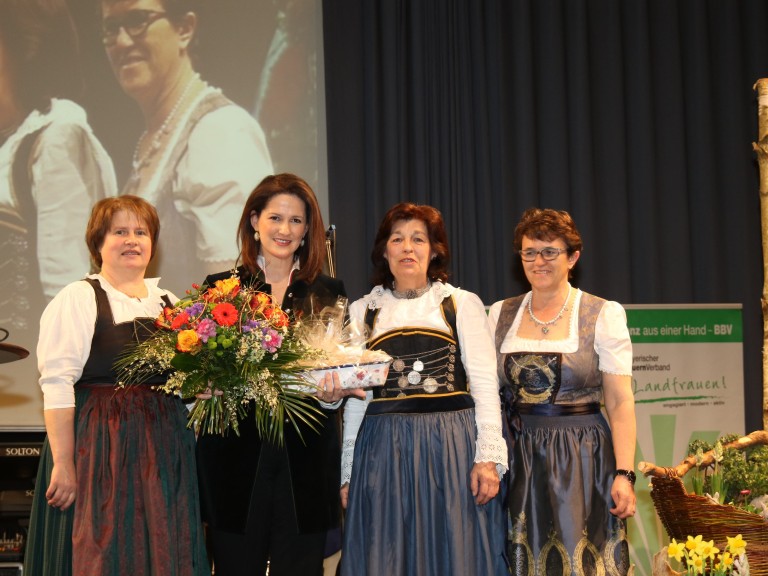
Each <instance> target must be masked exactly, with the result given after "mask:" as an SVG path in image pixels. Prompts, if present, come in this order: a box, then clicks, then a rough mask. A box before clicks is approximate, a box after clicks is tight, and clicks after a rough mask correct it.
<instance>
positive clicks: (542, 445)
mask: <svg viewBox="0 0 768 576" xmlns="http://www.w3.org/2000/svg"><path fill="white" fill-rule="evenodd" d="M515 247H516V248H517V249H518V250H519V252H520V256H521V259H522V263H523V268H524V270H525V275H526V277H527V278H528V281H529V282H530V283H531V291H530V292H528V293H527V294H524V295H521V296H517V297H515V298H508V299H507V300H503V301H500V302H497V303H495V304H494V305H493V306H491V309H490V311H489V315H488V317H489V322H490V326H491V330H492V331H493V333H494V334H495V338H496V346H497V350H498V372H499V380H500V382H501V390H502V396H503V406H504V411H505V415H506V423H507V424H508V426H509V438H510V440H511V450H510V466H509V470H510V472H509V475H508V485H507V487H508V496H507V506H508V516H509V522H510V526H509V534H508V554H509V559H510V564H511V566H512V573H513V574H515V575H517V576H528V575H529V574H563V573H565V572H568V573H572V574H574V575H577V576H582V575H583V576H594V575H600V574H611V575H614V576H619V575H626V574H627V572H628V570H629V549H628V544H627V534H626V523H625V519H626V518H628V517H630V516H633V515H634V513H635V504H636V502H635V493H634V489H633V485H634V481H635V474H634V472H633V470H632V468H633V465H634V451H635V412H634V397H633V395H632V388H631V374H632V343H631V341H630V338H629V331H628V330H627V318H626V314H625V313H624V309H623V308H622V307H621V305H620V304H618V303H617V302H611V301H607V300H603V299H602V298H598V297H597V296H593V295H591V294H588V293H586V292H582V291H581V290H578V289H575V288H573V287H571V285H570V283H569V282H568V279H569V276H570V271H571V269H572V268H573V266H574V265H575V264H576V261H577V260H578V259H579V256H580V255H581V250H582V242H581V236H580V234H579V232H578V230H577V229H576V226H575V224H574V223H573V220H572V218H571V217H570V215H569V214H568V213H567V212H563V211H556V210H549V209H547V210H540V209H537V208H532V209H530V210H528V211H526V212H525V213H524V214H523V217H522V219H521V221H520V223H519V224H518V226H517V228H516V229H515ZM601 402H604V404H605V410H606V413H607V415H608V420H609V421H610V426H609V425H608V422H606V419H605V418H604V417H603V415H602V413H601Z"/></svg>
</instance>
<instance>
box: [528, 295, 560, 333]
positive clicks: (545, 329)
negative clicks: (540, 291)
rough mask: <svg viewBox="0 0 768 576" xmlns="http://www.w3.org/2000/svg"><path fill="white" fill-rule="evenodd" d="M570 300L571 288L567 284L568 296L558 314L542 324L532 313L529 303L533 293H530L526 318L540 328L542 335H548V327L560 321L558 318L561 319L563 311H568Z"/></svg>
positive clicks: (531, 300)
mask: <svg viewBox="0 0 768 576" xmlns="http://www.w3.org/2000/svg"><path fill="white" fill-rule="evenodd" d="M570 299H571V286H570V284H569V285H568V295H567V296H566V297H565V302H563V307H562V308H560V312H558V313H557V316H555V317H554V318H552V320H547V321H546V322H544V321H542V320H539V319H538V318H536V315H535V314H534V313H533V306H532V305H531V303H532V302H533V292H531V297H530V298H529V299H528V316H530V317H531V320H533V321H534V323H535V324H536V325H537V326H541V331H542V332H543V333H544V334H549V327H550V326H552V325H553V324H554V323H555V322H557V321H558V320H560V318H562V317H563V314H565V311H566V310H568V301H569V300H570Z"/></svg>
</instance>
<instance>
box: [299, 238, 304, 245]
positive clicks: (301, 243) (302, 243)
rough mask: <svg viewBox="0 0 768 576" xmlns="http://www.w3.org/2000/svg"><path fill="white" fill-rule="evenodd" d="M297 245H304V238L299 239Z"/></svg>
mask: <svg viewBox="0 0 768 576" xmlns="http://www.w3.org/2000/svg"><path fill="white" fill-rule="evenodd" d="M299 246H304V238H302V239H301V242H300V243H299Z"/></svg>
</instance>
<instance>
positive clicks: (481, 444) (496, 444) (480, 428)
mask: <svg viewBox="0 0 768 576" xmlns="http://www.w3.org/2000/svg"><path fill="white" fill-rule="evenodd" d="M475 462H476V463H477V462H495V463H496V471H497V472H498V473H499V477H501V476H503V475H504V473H505V472H506V471H507V467H508V464H507V462H508V460H507V443H506V442H505V441H504V438H503V437H502V435H501V425H499V424H489V423H487V422H478V423H477V445H476V447H475Z"/></svg>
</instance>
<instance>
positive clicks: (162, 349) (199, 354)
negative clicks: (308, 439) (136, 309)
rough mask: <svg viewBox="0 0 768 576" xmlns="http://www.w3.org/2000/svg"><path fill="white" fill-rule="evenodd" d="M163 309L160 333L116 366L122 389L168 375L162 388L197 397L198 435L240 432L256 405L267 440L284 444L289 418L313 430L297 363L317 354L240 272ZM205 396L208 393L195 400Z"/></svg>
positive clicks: (312, 408) (307, 390)
mask: <svg viewBox="0 0 768 576" xmlns="http://www.w3.org/2000/svg"><path fill="white" fill-rule="evenodd" d="M187 294H188V295H187V297H186V298H183V299H181V300H179V301H178V302H177V303H176V305H175V306H174V307H173V308H167V307H166V308H165V309H164V310H163V312H162V313H161V314H160V316H159V317H158V318H157V320H156V321H155V325H156V327H157V331H156V332H155V333H154V334H153V335H152V336H151V337H150V338H149V339H147V340H145V341H144V342H142V343H140V344H138V345H136V346H135V347H133V348H131V349H129V350H128V351H127V352H126V353H125V354H124V355H122V356H121V357H120V358H119V359H118V361H117V362H116V364H115V368H116V370H117V372H118V380H119V385H120V386H126V385H131V384H140V383H141V382H144V381H146V380H147V379H148V378H149V377H151V376H153V375H156V374H159V373H167V374H168V379H167V381H166V383H165V384H163V385H160V386H158V388H159V389H161V390H163V391H165V392H166V393H169V394H178V395H179V396H181V397H182V398H185V399H186V398H190V399H191V398H195V402H194V406H193V407H192V409H191V412H190V416H189V426H194V427H195V428H196V429H197V430H198V431H199V433H208V434H213V433H217V434H226V433H227V432H228V431H229V430H230V429H232V430H233V431H234V433H235V434H239V431H238V420H239V419H241V418H243V417H244V416H245V415H246V413H247V409H248V406H249V405H250V404H251V403H252V404H253V406H254V412H255V414H254V416H255V418H256V424H257V429H258V431H259V433H260V434H261V435H262V437H265V438H269V439H273V440H276V441H277V442H279V443H282V441H283V423H284V422H285V421H286V419H287V420H289V421H290V422H291V423H292V424H293V425H294V427H295V428H296V430H297V431H299V434H301V432H300V429H299V424H300V422H304V423H305V424H307V425H309V426H310V427H311V428H313V429H316V428H315V425H316V424H318V423H319V420H318V416H319V415H320V414H321V412H320V410H319V409H318V407H317V406H316V405H315V403H314V401H311V402H310V401H308V400H309V399H310V398H312V395H311V393H312V392H314V390H313V389H312V387H307V385H306V381H305V379H304V378H303V377H302V371H303V370H304V368H302V367H301V365H300V362H302V361H304V362H306V361H307V359H308V358H312V357H313V356H315V355H317V354H318V353H319V352H317V351H315V350H312V349H310V348H309V347H308V346H306V345H305V344H304V343H303V342H302V341H301V340H299V339H298V338H297V337H296V335H295V333H294V327H293V326H291V325H290V322H289V319H288V316H287V315H286V313H285V312H283V310H281V309H280V307H279V306H278V305H277V304H276V303H275V302H274V301H273V299H272V297H271V296H269V295H268V294H265V293H264V292H259V291H257V290H253V289H250V288H247V287H243V286H241V284H240V280H239V279H238V278H237V277H236V276H232V277H231V278H228V279H226V280H219V281H217V282H216V283H215V285H214V286H210V287H206V288H205V289H201V287H200V286H199V285H196V284H193V290H188V291H187ZM197 394H202V395H203V396H204V397H203V398H197V397H196V395H197Z"/></svg>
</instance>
